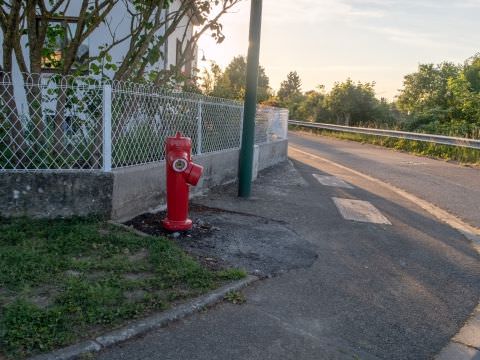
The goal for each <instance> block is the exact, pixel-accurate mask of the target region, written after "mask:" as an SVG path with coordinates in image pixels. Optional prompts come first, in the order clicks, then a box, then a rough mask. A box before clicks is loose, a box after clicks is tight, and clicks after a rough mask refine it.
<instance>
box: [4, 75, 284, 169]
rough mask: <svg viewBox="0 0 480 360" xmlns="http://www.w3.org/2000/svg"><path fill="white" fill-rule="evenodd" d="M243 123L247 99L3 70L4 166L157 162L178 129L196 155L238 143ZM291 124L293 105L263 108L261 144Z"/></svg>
mask: <svg viewBox="0 0 480 360" xmlns="http://www.w3.org/2000/svg"><path fill="white" fill-rule="evenodd" d="M242 121H243V104H242V103H240V102H237V101H233V100H226V99H219V98H213V97H208V96H203V95H199V94H191V93H182V92H174V91H169V90H165V89H162V88H158V87H153V86H149V85H144V84H135V83H126V82H111V83H100V82H99V81H97V80H95V79H93V78H91V77H68V76H60V75H56V74H42V75H35V74H19V76H18V77H16V78H12V77H11V76H10V75H9V74H5V73H0V170H47V169H50V170H100V169H104V170H105V169H107V167H106V166H105V164H106V163H108V164H111V167H112V168H121V167H127V166H134V165H142V164H148V163H153V162H157V161H161V160H163V159H164V157H165V153H164V147H165V139H166V137H168V136H174V135H175V134H176V133H177V132H181V133H182V134H183V135H184V136H188V137H190V138H191V139H192V145H193V148H192V153H193V154H194V155H199V154H204V153H210V152H217V151H224V150H228V149H237V148H239V147H240V141H241V128H242ZM287 122H288V111H286V110H284V109H276V108H271V107H263V106H262V107H259V108H258V111H257V118H256V134H255V142H256V143H262V142H267V141H271V140H274V139H278V138H286V129H287ZM107 124H108V126H106V125H107ZM104 131H105V133H104ZM105 135H109V136H105ZM110 140H111V141H110ZM109 168H110V166H108V169H109Z"/></svg>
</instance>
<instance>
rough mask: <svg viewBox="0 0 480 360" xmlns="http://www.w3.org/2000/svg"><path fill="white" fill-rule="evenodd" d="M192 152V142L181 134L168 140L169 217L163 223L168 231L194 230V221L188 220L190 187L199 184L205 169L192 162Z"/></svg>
mask: <svg viewBox="0 0 480 360" xmlns="http://www.w3.org/2000/svg"><path fill="white" fill-rule="evenodd" d="M191 150H192V140H191V139H190V138H187V137H183V136H181V134H180V133H179V132H177V135H176V136H175V137H169V138H167V141H166V168H167V217H166V218H165V219H163V221H162V223H163V227H164V228H165V229H166V230H168V231H184V230H190V229H191V228H192V220H190V219H189V218H188V190H189V188H188V187H189V185H193V186H195V185H197V184H198V180H200V176H202V172H203V167H202V166H200V165H197V164H194V163H193V162H192V159H191Z"/></svg>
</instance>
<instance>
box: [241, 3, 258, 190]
mask: <svg viewBox="0 0 480 360" xmlns="http://www.w3.org/2000/svg"><path fill="white" fill-rule="evenodd" d="M251 2H252V3H251V9H250V34H249V37H248V39H249V44H248V57H247V88H246V93H245V105H244V111H243V131H242V147H241V149H240V164H239V169H238V179H239V185H238V196H240V197H243V198H248V197H249V196H250V193H251V191H252V168H253V146H254V141H255V114H256V111H257V85H258V62H259V56H260V32H261V27H262V0H251Z"/></svg>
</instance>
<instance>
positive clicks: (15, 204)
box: [0, 140, 288, 220]
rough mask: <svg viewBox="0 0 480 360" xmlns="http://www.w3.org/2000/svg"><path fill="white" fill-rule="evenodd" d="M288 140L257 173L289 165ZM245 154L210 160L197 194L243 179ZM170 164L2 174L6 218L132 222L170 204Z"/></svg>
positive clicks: (268, 150) (262, 155) (276, 144)
mask: <svg viewBox="0 0 480 360" xmlns="http://www.w3.org/2000/svg"><path fill="white" fill-rule="evenodd" d="M287 147H288V142H287V140H278V141H273V142H269V143H265V144H259V145H258V147H257V146H256V148H255V152H256V153H255V157H254V158H255V161H256V163H255V164H254V176H256V172H257V171H260V170H263V169H265V168H267V167H270V166H273V165H275V164H277V163H280V162H282V161H285V160H286V159H287ZM238 158H239V150H228V151H222V152H218V153H211V154H204V155H200V156H197V157H195V159H194V161H195V162H197V163H198V164H200V165H202V166H203V167H204V174H203V176H202V179H201V180H200V183H199V184H198V185H197V187H195V188H192V194H198V193H201V192H203V191H205V190H206V189H209V188H212V187H214V186H218V185H222V184H226V183H229V182H232V181H235V180H236V179H237V175H238ZM165 195H166V194H165V162H164V161H161V162H158V163H153V164H148V165H142V166H132V167H130V168H123V169H117V170H113V171H112V172H111V173H102V172H80V171H75V172H72V171H68V172H67V171H65V172H0V216H4V217H13V216H15V217H18V216H29V217H36V218H55V217H70V216H86V215H99V216H103V217H106V218H112V219H114V220H126V219H129V218H132V217H134V216H136V215H139V214H141V213H144V212H146V211H149V210H152V209H155V208H158V207H160V206H161V205H163V204H165Z"/></svg>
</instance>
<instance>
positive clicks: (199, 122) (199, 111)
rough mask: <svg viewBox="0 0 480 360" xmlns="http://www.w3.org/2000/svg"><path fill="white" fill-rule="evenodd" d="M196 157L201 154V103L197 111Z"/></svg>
mask: <svg viewBox="0 0 480 360" xmlns="http://www.w3.org/2000/svg"><path fill="white" fill-rule="evenodd" d="M197 113H198V116H197V155H200V154H201V153H202V141H203V139H202V101H200V102H199V103H198V110H197Z"/></svg>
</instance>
